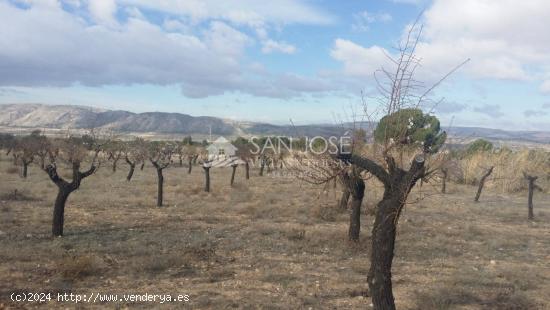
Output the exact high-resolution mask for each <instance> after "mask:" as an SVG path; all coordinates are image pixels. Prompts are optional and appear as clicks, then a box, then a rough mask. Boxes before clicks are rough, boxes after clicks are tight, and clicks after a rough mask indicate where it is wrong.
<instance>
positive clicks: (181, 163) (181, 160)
mask: <svg viewBox="0 0 550 310" xmlns="http://www.w3.org/2000/svg"><path fill="white" fill-rule="evenodd" d="M180 167H183V159H182V157H181V155H180Z"/></svg>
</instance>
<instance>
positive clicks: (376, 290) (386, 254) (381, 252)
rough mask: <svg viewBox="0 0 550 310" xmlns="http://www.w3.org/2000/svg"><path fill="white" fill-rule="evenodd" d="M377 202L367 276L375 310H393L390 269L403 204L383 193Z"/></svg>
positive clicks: (393, 196) (390, 195) (396, 198)
mask: <svg viewBox="0 0 550 310" xmlns="http://www.w3.org/2000/svg"><path fill="white" fill-rule="evenodd" d="M384 196H385V197H384V198H383V199H382V200H381V201H380V202H379V203H378V209H377V212H376V217H375V220H374V226H373V228H372V252H371V266H370V269H369V273H368V276H367V281H368V284H369V293H370V294H371V296H372V302H373V306H374V307H373V308H374V309H376V310H393V309H395V301H394V297H393V290H392V281H391V268H392V262H393V256H394V248H395V236H396V215H397V212H398V209H399V207H400V205H401V203H400V201H399V198H398V197H395V196H397V195H395V194H393V193H392V194H387V193H385V194H384Z"/></svg>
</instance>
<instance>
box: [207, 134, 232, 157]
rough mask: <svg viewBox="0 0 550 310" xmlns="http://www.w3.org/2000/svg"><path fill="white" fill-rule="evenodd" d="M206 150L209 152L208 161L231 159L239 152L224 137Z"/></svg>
mask: <svg viewBox="0 0 550 310" xmlns="http://www.w3.org/2000/svg"><path fill="white" fill-rule="evenodd" d="M206 150H207V151H208V160H219V159H226V158H231V157H234V156H235V154H236V152H237V148H236V147H235V146H234V145H233V144H231V142H229V141H228V140H227V139H226V138H224V137H219V138H218V139H216V140H215V141H214V142H212V144H210V145H209V146H208V147H207V148H206Z"/></svg>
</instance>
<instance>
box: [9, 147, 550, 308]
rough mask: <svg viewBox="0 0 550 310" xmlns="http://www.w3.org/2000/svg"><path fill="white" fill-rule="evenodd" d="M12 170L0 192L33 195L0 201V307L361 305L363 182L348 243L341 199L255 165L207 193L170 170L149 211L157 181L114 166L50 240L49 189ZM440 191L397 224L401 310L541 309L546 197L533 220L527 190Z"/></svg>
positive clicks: (548, 237)
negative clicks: (171, 302)
mask: <svg viewBox="0 0 550 310" xmlns="http://www.w3.org/2000/svg"><path fill="white" fill-rule="evenodd" d="M10 166H11V160H10V159H9V158H5V157H3V158H2V159H1V160H0V178H1V179H2V180H3V181H2V183H0V193H1V194H9V193H10V192H12V191H13V190H14V189H15V188H17V189H20V190H21V192H22V193H25V195H28V197H40V198H41V199H40V200H11V199H4V198H2V199H0V211H1V212H0V244H1V245H2V250H0V304H3V306H0V308H2V307H21V305H16V304H13V303H10V302H9V301H8V299H7V298H8V296H9V294H10V292H14V291H59V292H78V293H89V292H97V291H101V292H107V293H109V292H113V293H114V292H127V293H128V292H148V293H152V294H154V293H157V294H163V293H186V294H189V295H190V297H191V302H190V304H189V306H190V307H192V308H197V309H225V308H241V309H250V308H267V309H308V308H312V309H327V308H329V309H368V308H369V305H370V300H369V297H368V291H367V283H366V276H367V272H368V269H369V253H370V248H369V246H370V230H371V228H372V220H373V218H372V215H369V214H372V209H373V208H374V206H375V205H376V202H377V201H378V200H379V199H380V197H381V194H382V189H381V187H380V184H378V183H376V182H375V181H372V180H369V181H368V182H367V192H366V197H365V203H364V206H363V210H364V213H363V216H362V231H361V240H360V242H359V243H358V244H349V243H348V242H347V225H348V221H349V214H348V212H346V211H340V210H337V209H336V205H337V202H338V199H339V198H340V197H339V196H340V190H339V189H336V190H334V189H328V192H323V191H322V190H321V189H319V188H318V187H314V186H310V185H308V184H303V183H300V182H297V181H293V180H289V179H286V178H278V177H276V176H269V175H268V176H264V177H258V171H257V170H255V169H253V170H252V171H251V179H250V180H248V181H247V180H245V179H244V175H243V174H242V172H243V171H241V170H238V171H237V178H236V183H235V185H234V186H233V187H230V185H229V180H230V172H231V171H230V170H229V169H212V170H211V177H212V192H211V193H205V192H204V191H203V186H204V174H203V171H202V169H197V167H195V168H194V169H193V172H192V173H191V174H190V175H189V174H187V169H186V168H185V167H184V168H179V167H174V168H169V169H167V170H165V179H166V187H165V206H163V207H161V208H157V207H156V206H155V203H156V186H157V185H156V175H155V171H154V170H153V169H152V168H151V167H149V166H146V168H145V170H144V171H140V170H139V169H138V170H136V171H135V175H134V179H132V181H131V182H126V180H125V177H126V172H127V167H126V166H125V165H123V164H121V165H119V168H118V170H117V172H115V173H112V172H111V171H110V169H108V168H107V169H102V170H100V171H99V172H98V173H97V175H94V176H91V177H90V178H87V179H85V180H84V181H83V183H82V186H81V188H80V189H79V190H78V191H76V192H75V193H73V194H72V195H71V196H70V198H69V201H68V204H67V209H66V218H65V236H64V237H62V238H56V239H52V238H51V237H50V229H51V212H52V205H53V201H54V199H55V195H56V187H55V185H53V184H52V183H51V182H50V181H49V180H48V178H47V176H46V175H45V174H44V173H43V172H42V171H40V170H39V169H38V168H37V167H36V166H31V167H30V169H29V178H28V179H27V180H24V179H22V178H20V177H19V176H18V175H17V174H9V173H5V171H6V170H7V169H8V168H9V167H10ZM239 169H241V168H239ZM438 188H439V186H438V185H437V184H433V185H432V184H426V185H425V186H424V187H423V188H422V195H421V193H420V191H419V189H418V188H417V189H416V190H415V191H413V193H412V196H411V201H415V200H416V199H417V198H418V197H419V196H422V197H424V198H423V199H422V200H420V201H419V202H417V203H412V204H410V205H407V206H406V208H405V210H404V213H403V215H402V218H401V221H400V224H399V231H398V237H397V238H398V240H397V248H396V257H395V260H394V269H393V277H394V292H395V295H396V299H397V305H398V308H399V309H422V310H429V309H548V308H549V307H550V296H549V295H548V292H549V291H550V266H549V265H548V263H547V262H548V261H549V260H550V216H549V214H550V213H549V212H550V209H549V208H550V195H548V194H546V193H538V192H537V193H536V194H535V221H534V222H529V221H527V220H526V217H527V207H526V205H525V204H526V195H525V192H519V193H517V194H502V193H501V191H500V190H498V189H497V188H495V187H489V188H488V190H487V192H484V193H483V196H482V199H481V200H482V201H481V202H480V203H478V204H474V203H473V202H472V200H473V196H474V194H475V188H474V187H473V186H467V185H457V184H455V183H449V184H448V190H449V194H447V195H440V194H438V193H437V190H438ZM55 306H60V305H59V304H57V305H51V304H50V305H43V307H44V308H51V307H55ZM71 306H72V305H71ZM104 306H107V307H111V306H113V305H104ZM131 306H132V308H133V307H138V308H143V309H145V308H150V307H155V306H157V307H158V306H159V305H152V304H132V305H131ZM69 307H70V306H69ZM78 307H79V308H90V307H91V306H89V305H86V304H82V305H79V306H78Z"/></svg>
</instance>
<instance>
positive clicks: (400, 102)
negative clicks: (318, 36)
mask: <svg viewBox="0 0 550 310" xmlns="http://www.w3.org/2000/svg"><path fill="white" fill-rule="evenodd" d="M421 32H422V27H421V26H420V27H419V26H417V24H416V23H415V24H414V25H413V26H412V27H411V28H410V31H409V32H408V35H407V36H406V37H405V39H404V40H403V42H402V43H401V44H400V46H399V48H398V54H397V56H396V57H392V56H390V55H387V56H388V58H389V59H390V61H391V63H392V64H393V65H394V68H393V70H392V71H389V70H386V69H385V68H382V69H381V70H380V71H378V72H377V73H376V74H375V78H376V81H377V86H378V90H379V91H380V93H381V96H380V98H379V100H380V103H381V104H382V107H383V113H384V115H385V116H384V117H383V118H382V119H381V120H380V122H379V124H378V125H377V128H376V130H375V132H374V137H375V141H376V142H377V144H376V145H375V148H374V150H373V153H372V154H370V155H369V154H360V153H357V152H355V151H352V152H351V153H347V152H342V153H340V155H339V156H338V158H339V159H341V160H342V161H344V162H346V163H350V164H353V165H356V166H357V167H359V168H361V169H364V170H365V171H367V172H369V173H370V174H372V175H373V176H374V177H376V179H378V180H379V181H380V182H381V183H382V184H383V186H384V195H383V198H382V200H381V201H380V202H378V204H377V209H376V217H375V221H374V226H373V228H372V252H371V266H370V269H369V273H368V284H369V291H370V294H371V296H372V303H373V306H374V309H378V310H380V309H384V310H387V309H390V310H391V309H395V302H394V297H393V293H392V281H391V266H392V262H393V257H394V247H395V240H396V233H397V224H398V222H399V217H400V215H401V212H402V210H403V207H404V206H405V204H406V202H407V198H408V196H409V193H410V192H411V190H412V188H413V187H414V186H415V185H416V183H417V182H418V181H419V180H420V179H422V178H425V177H427V176H428V175H430V174H432V173H433V171H434V170H431V169H430V168H429V167H428V165H427V162H428V161H429V159H430V155H431V154H434V153H436V152H438V151H439V148H440V147H441V145H442V144H443V143H444V141H445V139H446V133H445V132H440V125H439V121H438V120H437V119H436V118H435V117H433V116H430V115H426V114H423V113H422V110H420V108H422V107H425V105H426V104H427V103H429V100H428V95H429V93H430V92H431V91H432V90H433V89H434V88H435V87H437V85H439V84H440V83H441V81H442V80H443V79H445V78H446V77H447V76H448V75H449V74H451V73H452V72H454V71H455V70H456V69H458V67H457V68H455V69H454V70H452V71H451V72H450V73H449V74H447V75H446V76H445V77H443V79H441V80H440V81H438V82H436V83H434V84H433V85H432V86H430V87H424V86H423V84H422V83H420V82H419V81H417V80H416V79H415V78H414V75H415V72H416V69H417V68H418V67H419V65H420V60H419V58H418V57H417V56H416V54H415V51H416V46H417V43H418V39H419V37H420V35H421ZM365 113H368V110H367V106H366V104H365ZM407 158H409V159H410V160H407Z"/></svg>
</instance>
